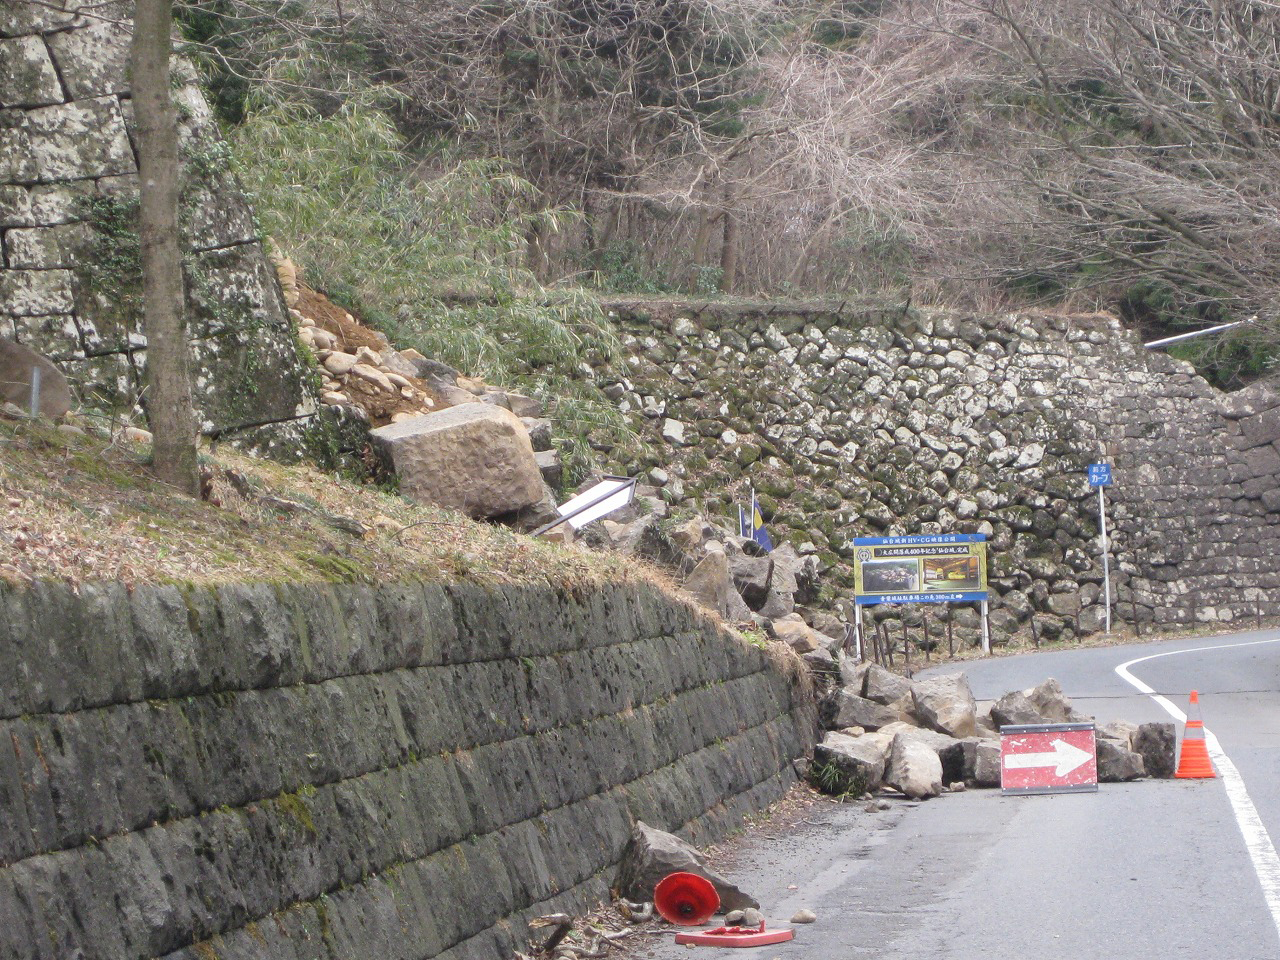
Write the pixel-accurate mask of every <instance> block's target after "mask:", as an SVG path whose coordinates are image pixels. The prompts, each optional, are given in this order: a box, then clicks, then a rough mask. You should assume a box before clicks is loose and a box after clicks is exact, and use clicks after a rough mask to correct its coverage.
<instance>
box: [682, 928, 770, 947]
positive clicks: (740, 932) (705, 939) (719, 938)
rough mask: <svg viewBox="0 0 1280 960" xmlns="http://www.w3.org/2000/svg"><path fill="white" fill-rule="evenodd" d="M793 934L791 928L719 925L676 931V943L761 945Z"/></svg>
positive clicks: (701, 945) (710, 945)
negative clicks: (712, 927) (686, 931)
mask: <svg viewBox="0 0 1280 960" xmlns="http://www.w3.org/2000/svg"><path fill="white" fill-rule="evenodd" d="M794 936H795V932H794V931H792V930H750V929H745V930H744V929H743V928H742V927H720V928H718V929H716V930H707V931H699V932H698V933H677V934H676V943H691V944H693V945H695V946H699V947H763V946H764V945H765V944H769V943H782V942H783V941H784V940H790V939H792V938H793V937H794Z"/></svg>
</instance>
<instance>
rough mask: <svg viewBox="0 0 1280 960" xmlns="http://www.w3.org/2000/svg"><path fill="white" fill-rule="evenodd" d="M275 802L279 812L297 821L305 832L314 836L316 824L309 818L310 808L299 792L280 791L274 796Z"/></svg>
mask: <svg viewBox="0 0 1280 960" xmlns="http://www.w3.org/2000/svg"><path fill="white" fill-rule="evenodd" d="M312 792H313V793H314V792H315V791H314V790H313V791H312ZM275 803H276V806H277V807H279V808H280V812H281V813H283V814H285V815H286V816H288V817H289V818H290V819H292V820H293V821H295V822H296V823H298V824H299V825H300V826H301V827H302V828H303V829H304V830H306V831H307V833H309V834H311V835H312V836H315V833H316V824H315V821H314V820H313V819H312V818H311V808H310V807H308V806H307V804H306V802H305V801H304V800H303V798H302V796H301V795H300V793H282V794H280V796H278V797H276V800H275Z"/></svg>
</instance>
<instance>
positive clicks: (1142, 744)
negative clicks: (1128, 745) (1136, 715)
mask: <svg viewBox="0 0 1280 960" xmlns="http://www.w3.org/2000/svg"><path fill="white" fill-rule="evenodd" d="M1177 747H1178V734H1177V729H1176V728H1175V727H1174V725H1173V724H1172V723H1143V724H1140V725H1139V726H1138V732H1137V733H1136V734H1134V736H1133V751H1134V752H1135V753H1137V754H1138V755H1139V756H1141V757H1142V765H1143V767H1144V768H1146V771H1147V776H1149V777H1161V778H1168V777H1172V776H1173V774H1174V771H1175V770H1176V766H1175V764H1176V757H1177Z"/></svg>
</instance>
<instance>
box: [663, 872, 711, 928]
mask: <svg viewBox="0 0 1280 960" xmlns="http://www.w3.org/2000/svg"><path fill="white" fill-rule="evenodd" d="M653 906H654V908H655V909H656V910H657V911H658V913H659V914H661V915H662V917H663V919H664V920H666V921H667V922H668V923H675V924H679V925H681V926H688V927H696V926H699V925H700V924H703V923H706V922H707V921H708V920H710V919H711V917H712V915H713V914H714V913H715V912H716V911H717V910H719V909H720V894H718V893H716V888H715V887H714V886H713V885H712V883H711V881H710V880H708V879H707V878H706V877H700V876H698V875H697V874H696V873H669V874H667V875H666V876H665V877H663V878H662V882H661V883H659V884H658V885H657V886H656V887H655V888H654V890H653Z"/></svg>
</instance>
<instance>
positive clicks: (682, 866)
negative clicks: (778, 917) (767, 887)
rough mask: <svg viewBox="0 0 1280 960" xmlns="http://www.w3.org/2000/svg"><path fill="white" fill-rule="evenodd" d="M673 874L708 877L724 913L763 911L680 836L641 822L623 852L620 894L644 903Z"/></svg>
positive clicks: (618, 879)
mask: <svg viewBox="0 0 1280 960" xmlns="http://www.w3.org/2000/svg"><path fill="white" fill-rule="evenodd" d="M671 873H695V874H697V875H698V876H700V877H706V878H707V879H708V880H710V881H711V883H712V884H713V885H714V886H715V888H716V893H718V894H719V895H720V912H721V913H728V912H729V911H730V910H746V909H747V908H748V907H751V908H759V906H760V904H759V903H758V902H757V901H756V900H755V899H754V898H753V897H750V896H748V895H747V894H745V893H743V892H742V891H741V890H739V889H738V888H737V887H736V886H734V885H733V884H732V883H730V882H729V881H728V880H726V879H725V878H724V877H722V876H720V875H719V874H718V873H716V872H715V871H713V870H709V869H707V867H706V866H704V865H703V863H702V855H701V854H700V853H698V851H697V850H696V849H695V848H693V847H691V846H690V845H689V844H687V843H685V842H684V841H683V840H681V839H680V838H679V837H677V836H674V835H673V834H670V833H665V832H663V831H662V830H655V829H654V828H653V827H651V826H649V825H648V824H646V823H644V822H642V821H639V820H637V821H636V824H635V826H634V827H632V829H631V840H630V841H629V842H628V843H627V848H626V850H625V851H623V854H622V862H621V863H619V864H618V874H617V878H616V880H615V881H614V886H615V887H617V890H618V895H619V896H621V897H623V898H625V899H627V900H634V901H637V902H640V903H643V902H645V901H648V900H652V899H653V888H654V887H656V886H657V885H658V884H659V883H660V882H661V881H662V879H663V877H665V876H667V875H668V874H671Z"/></svg>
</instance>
